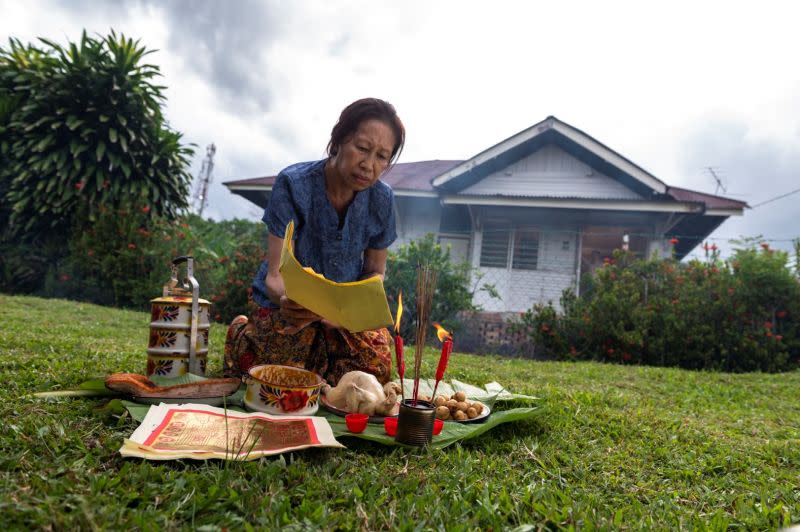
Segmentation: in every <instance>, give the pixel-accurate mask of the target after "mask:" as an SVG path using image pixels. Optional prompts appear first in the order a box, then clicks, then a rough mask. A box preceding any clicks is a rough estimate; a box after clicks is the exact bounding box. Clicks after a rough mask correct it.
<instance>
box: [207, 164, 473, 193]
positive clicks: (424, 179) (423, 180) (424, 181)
mask: <svg viewBox="0 0 800 532" xmlns="http://www.w3.org/2000/svg"><path fill="white" fill-rule="evenodd" d="M461 162H462V161H456V160H439V159H436V160H433V161H417V162H414V163H397V164H395V165H394V166H392V168H391V169H390V170H389V171H388V172H387V173H386V174H385V175H384V176H383V178H381V180H382V181H383V182H384V183H386V184H388V185H389V186H391V187H392V188H393V189H395V190H408V191H415V192H417V191H418V192H433V191H434V190H433V187H432V186H431V180H432V179H433V178H434V177H436V176H438V175H440V174H443V173H445V172H447V171H448V170H450V169H451V168H453V167H454V166H456V165H457V164H460V163H461ZM275 177H276V176H274V175H273V176H266V177H253V178H250V179H239V180H236V181H226V182H224V183H223V184H224V185H226V186H229V187H230V186H235V187H243V186H244V187H247V186H256V187H264V186H272V184H273V183H275Z"/></svg>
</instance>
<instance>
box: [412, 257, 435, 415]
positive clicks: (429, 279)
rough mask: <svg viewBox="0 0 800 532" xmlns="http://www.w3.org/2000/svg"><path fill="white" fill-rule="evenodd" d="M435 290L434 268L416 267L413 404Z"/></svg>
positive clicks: (416, 393)
mask: <svg viewBox="0 0 800 532" xmlns="http://www.w3.org/2000/svg"><path fill="white" fill-rule="evenodd" d="M435 290H436V270H433V269H431V267H430V266H428V265H425V266H418V267H417V337H416V345H415V346H414V395H413V400H414V403H413V404H414V406H417V398H418V397H419V372H420V368H421V366H422V351H423V350H424V349H425V338H426V336H427V335H428V317H429V316H430V312H431V304H432V303H433V292H434V291H435Z"/></svg>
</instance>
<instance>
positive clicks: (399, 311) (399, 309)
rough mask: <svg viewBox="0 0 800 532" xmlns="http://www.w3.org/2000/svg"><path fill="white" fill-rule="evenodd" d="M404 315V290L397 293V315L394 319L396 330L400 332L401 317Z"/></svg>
mask: <svg viewBox="0 0 800 532" xmlns="http://www.w3.org/2000/svg"><path fill="white" fill-rule="evenodd" d="M402 316H403V291H402V290H400V293H399V294H397V317H396V318H395V320H394V332H396V333H399V332H400V318H401V317H402Z"/></svg>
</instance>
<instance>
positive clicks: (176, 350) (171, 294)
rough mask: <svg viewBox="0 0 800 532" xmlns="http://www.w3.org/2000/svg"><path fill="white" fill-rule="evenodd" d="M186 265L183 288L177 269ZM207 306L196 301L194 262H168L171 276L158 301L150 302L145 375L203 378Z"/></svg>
mask: <svg viewBox="0 0 800 532" xmlns="http://www.w3.org/2000/svg"><path fill="white" fill-rule="evenodd" d="M184 262H185V263H186V281H187V282H188V285H187V284H185V283H184V284H182V285H179V284H178V266H179V265H181V264H182V263H184ZM210 307H211V303H210V302H209V301H206V300H205V299H200V287H199V285H198V283H197V280H196V279H195V278H194V258H193V257H178V258H176V259H174V260H173V261H172V275H171V277H170V280H169V282H168V283H167V284H166V285H164V292H163V295H162V297H158V298H156V299H153V300H151V301H150V308H151V313H150V340H149V342H148V346H147V375H148V376H150V375H160V376H164V377H179V376H181V375H185V374H186V373H193V374H195V375H205V373H206V365H207V359H208V331H209V328H210V326H211V324H210V321H209V309H210Z"/></svg>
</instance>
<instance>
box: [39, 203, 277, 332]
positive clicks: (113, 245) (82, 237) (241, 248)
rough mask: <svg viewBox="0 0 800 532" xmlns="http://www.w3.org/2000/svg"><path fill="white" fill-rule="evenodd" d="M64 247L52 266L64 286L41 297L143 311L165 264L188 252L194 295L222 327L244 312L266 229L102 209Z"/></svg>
mask: <svg viewBox="0 0 800 532" xmlns="http://www.w3.org/2000/svg"><path fill="white" fill-rule="evenodd" d="M69 249H70V251H69V255H68V257H67V259H66V260H65V261H64V263H63V264H62V265H60V266H59V268H58V269H59V275H62V274H67V273H68V274H69V276H70V282H51V283H50V284H49V286H48V287H47V289H46V290H45V293H46V294H45V295H51V296H59V297H68V298H72V299H81V300H87V301H92V302H94V303H100V304H106V305H116V306H124V307H133V308H140V309H142V310H145V309H148V308H149V302H150V300H151V299H153V298H154V297H158V296H160V295H161V292H162V287H163V285H164V283H165V282H166V281H167V280H168V279H169V275H170V267H169V264H170V262H171V260H172V259H173V258H175V257H178V256H181V255H192V256H193V257H194V258H195V268H194V275H195V277H196V278H197V280H198V282H199V284H200V297H202V298H204V299H208V300H210V301H211V302H212V303H213V308H212V311H211V316H212V318H215V319H216V321H223V322H228V321H230V319H232V318H233V317H234V316H236V315H237V314H247V313H248V310H247V300H248V291H247V290H248V288H249V286H250V284H251V282H252V278H253V276H254V275H255V272H256V270H257V269H258V265H259V264H260V262H261V260H262V259H263V257H264V255H265V253H266V229H265V228H264V225H263V224H261V223H257V222H248V221H244V220H229V221H222V222H215V221H212V220H203V219H201V218H200V217H198V216H193V215H190V216H186V217H184V218H179V219H178V220H176V221H172V222H171V221H167V220H165V219H163V218H160V217H154V216H152V213H151V211H150V209H149V208H144V207H143V208H141V209H137V210H135V211H133V212H124V213H121V212H111V211H106V212H104V213H103V214H102V215H101V216H98V217H97V219H96V220H95V222H94V223H93V224H92V225H91V226H90V227H88V228H82V229H81V230H79V231H75V232H74V233H73V236H72V238H71V239H70V242H69ZM181 273H184V271H183V270H182V272H181ZM57 279H60V278H57Z"/></svg>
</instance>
